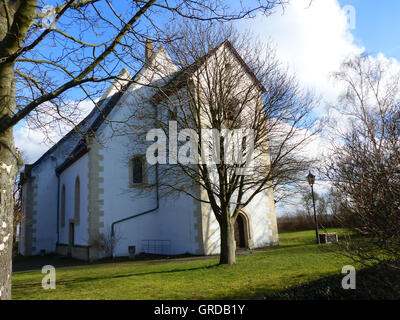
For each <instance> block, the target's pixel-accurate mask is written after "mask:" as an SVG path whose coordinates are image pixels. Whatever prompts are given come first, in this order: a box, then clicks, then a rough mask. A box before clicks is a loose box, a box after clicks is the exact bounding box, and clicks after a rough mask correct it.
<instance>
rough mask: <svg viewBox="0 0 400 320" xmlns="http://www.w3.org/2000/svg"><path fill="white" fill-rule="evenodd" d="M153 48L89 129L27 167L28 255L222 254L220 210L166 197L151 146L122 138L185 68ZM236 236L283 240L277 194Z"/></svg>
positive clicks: (249, 240) (256, 241) (255, 203)
mask: <svg viewBox="0 0 400 320" xmlns="http://www.w3.org/2000/svg"><path fill="white" fill-rule="evenodd" d="M148 50H149V52H148V54H147V58H148V59H147V61H146V63H145V64H144V65H143V67H142V68H141V70H140V71H139V72H138V73H137V74H136V75H134V76H133V77H132V76H131V75H130V74H129V72H128V71H127V70H125V69H124V70H123V71H121V73H120V75H119V77H118V80H116V81H115V82H114V83H113V84H112V85H111V86H110V88H109V89H108V90H107V91H106V92H105V94H104V95H103V97H102V98H101V100H100V102H99V103H98V107H95V108H94V109H93V110H92V112H91V113H90V114H89V115H88V116H87V117H86V118H85V119H84V120H83V121H82V122H81V123H80V124H79V125H78V126H77V128H78V129H79V130H72V131H71V132H69V133H68V134H67V135H66V136H64V137H63V138H62V139H61V140H60V141H59V142H58V143H57V144H56V145H54V146H53V147H52V148H50V149H49V150H48V151H47V152H46V153H45V154H44V155H43V156H42V157H41V158H40V159H39V160H37V161H36V162H35V163H34V164H31V165H26V166H25V169H24V172H23V173H22V174H21V179H20V183H21V185H22V200H23V205H22V209H23V213H24V216H25V219H24V221H23V223H22V225H21V237H20V244H19V252H20V253H21V254H22V255H37V254H41V253H58V254H61V255H67V256H72V257H74V258H77V259H82V260H89V261H92V260H97V259H101V258H104V257H106V256H109V255H113V256H128V255H129V254H130V253H132V250H133V249H134V250H135V252H136V254H137V253H140V252H144V253H154V254H166V255H175V254H184V253H190V254H198V255H210V254H217V253H219V249H220V248H219V241H220V235H219V225H218V222H217V221H216V219H215V217H214V214H213V212H212V210H211V209H210V206H209V205H207V204H205V203H201V202H199V201H196V200H194V199H193V198H192V197H190V196H188V195H185V194H179V195H177V196H175V197H173V198H168V197H160V196H159V190H158V187H157V179H158V175H159V172H158V169H156V170H149V171H146V170H142V169H143V168H142V166H144V167H146V166H148V164H147V163H146V161H145V159H144V157H143V155H144V154H145V151H144V150H143V148H141V146H137V145H135V146H133V147H132V144H135V143H136V144H137V143H138V142H137V141H132V140H133V139H131V138H130V137H129V136H126V135H123V134H116V132H115V124H118V123H119V122H122V121H123V120H124V119H127V118H129V117H131V116H132V108H134V105H135V103H136V102H135V101H136V99H137V97H138V95H143V90H147V89H146V83H154V82H157V81H160V80H163V79H170V78H171V77H172V76H173V75H175V74H176V73H177V72H179V70H178V68H177V67H176V66H175V65H174V64H173V63H172V60H171V58H170V56H169V55H168V53H167V51H166V50H165V48H163V47H162V46H160V47H159V48H158V49H157V50H155V51H154V52H153V50H152V49H151V48H149V49H148ZM232 54H233V53H232ZM155 64H159V65H163V74H162V75H161V74H159V73H154V71H153V70H154V68H152V67H151V66H152V65H155ZM165 81H167V80H165ZM147 172H148V173H147ZM150 182H151V183H152V185H154V187H152V188H147V189H145V191H144V190H143V189H142V188H141V184H144V183H147V184H149V183H150ZM198 189H199V190H198V192H199V194H202V192H203V191H202V190H201V187H200V186H198ZM235 239H236V245H237V247H244V248H250V249H252V248H259V247H265V246H270V245H276V244H277V243H278V233H277V223H276V215H275V206H274V195H273V191H272V190H268V191H266V192H263V193H260V194H259V195H257V196H256V197H255V198H254V199H253V200H252V202H251V203H250V204H249V205H247V206H246V207H245V208H244V209H243V210H242V211H241V213H240V215H239V217H238V219H237V222H236V225H235Z"/></svg>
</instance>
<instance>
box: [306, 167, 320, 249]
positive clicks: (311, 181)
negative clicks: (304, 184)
mask: <svg viewBox="0 0 400 320" xmlns="http://www.w3.org/2000/svg"><path fill="white" fill-rule="evenodd" d="M307 181H308V184H309V185H310V186H311V195H312V201H313V207H314V223H315V236H316V237H317V244H320V240H319V232H318V220H317V212H316V210H315V199H314V182H315V176H314V175H313V174H312V173H311V172H310V171H309V172H308V176H307Z"/></svg>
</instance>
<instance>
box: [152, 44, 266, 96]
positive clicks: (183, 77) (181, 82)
mask: <svg viewBox="0 0 400 320" xmlns="http://www.w3.org/2000/svg"><path fill="white" fill-rule="evenodd" d="M224 45H225V46H226V47H227V48H228V49H229V50H230V51H231V52H232V54H233V55H234V56H235V58H236V59H237V60H238V61H239V63H240V65H241V66H242V67H243V68H244V69H245V70H246V72H247V73H248V75H249V76H250V78H251V79H252V80H253V81H254V82H255V84H256V85H257V87H258V88H259V89H260V90H261V91H262V92H263V93H264V92H266V91H267V90H266V89H265V87H264V86H263V84H262V83H261V82H260V81H259V80H258V79H257V77H256V76H255V74H254V72H253V71H252V70H251V69H250V68H249V66H248V65H247V64H246V62H245V61H244V60H243V58H242V57H241V56H240V55H239V53H238V52H237V50H236V49H235V47H234V46H233V45H232V43H231V42H230V41H229V40H225V41H224V42H222V43H220V44H219V45H218V46H216V47H215V48H214V49H212V50H210V51H209V52H208V53H207V54H205V55H204V56H202V57H201V58H199V59H197V60H196V61H195V62H193V63H192V64H191V65H189V66H187V67H186V68H184V69H182V70H181V71H179V72H177V74H176V75H175V76H174V77H173V78H172V79H171V81H169V82H168V83H167V84H166V85H164V86H163V87H162V88H160V91H159V92H158V93H156V94H155V95H154V96H153V98H152V100H153V102H155V103H159V102H160V101H162V100H163V99H165V98H166V97H168V96H170V95H171V94H173V93H175V92H176V90H177V89H180V88H182V87H184V86H185V85H186V83H187V80H188V79H189V78H190V77H191V76H192V75H193V74H194V73H195V72H196V71H197V70H199V69H200V67H201V66H202V65H203V64H204V63H205V62H206V61H207V59H208V58H209V57H210V56H212V55H213V54H214V53H215V52H217V50H218V49H219V48H220V47H222V46H224Z"/></svg>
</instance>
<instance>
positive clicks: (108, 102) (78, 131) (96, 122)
mask: <svg viewBox="0 0 400 320" xmlns="http://www.w3.org/2000/svg"><path fill="white" fill-rule="evenodd" d="M223 45H225V46H226V47H227V48H228V49H229V50H230V51H231V52H232V53H233V55H234V56H235V57H236V58H237V60H238V61H239V63H240V64H241V65H242V66H243V68H244V69H245V70H246V72H247V73H248V74H249V76H250V77H251V78H252V79H253V81H254V82H255V83H256V84H257V86H258V87H259V88H260V90H261V91H262V92H265V91H266V89H265V88H264V86H263V85H262V83H261V82H260V81H259V80H258V79H257V77H256V76H255V75H254V73H253V72H252V71H251V69H250V68H249V67H248V66H247V64H246V63H245V62H244V60H243V59H242V57H241V56H240V55H239V53H238V52H237V51H236V49H235V48H234V47H233V45H232V44H231V43H230V42H229V40H225V41H224V42H222V43H220V44H219V45H218V46H216V47H215V48H214V49H212V50H210V51H209V52H208V53H207V54H205V55H204V56H203V57H201V58H199V59H198V60H196V61H195V62H194V63H192V64H191V65H189V66H188V67H186V68H184V69H183V70H180V71H178V72H177V73H176V74H175V76H173V77H172V79H171V80H170V81H169V82H168V83H167V84H166V85H164V86H163V87H162V89H161V91H162V94H161V93H160V92H159V93H156V94H155V95H154V96H153V98H152V100H153V102H154V101H161V100H163V98H165V96H166V94H167V95H168V94H171V93H172V90H173V89H175V90H176V88H177V87H179V86H184V85H185V84H186V81H187V79H188V78H189V77H190V76H191V75H193V74H194V73H195V72H196V71H197V70H198V69H199V68H200V67H201V66H202V65H203V64H204V63H205V62H206V61H207V59H208V58H209V57H210V56H212V55H213V54H214V53H215V52H216V51H217V50H218V49H219V48H220V47H221V46H223ZM160 49H162V46H160V47H159V48H157V50H156V51H155V52H154V53H153V54H152V56H151V57H150V61H151V60H153V59H154V58H155V53H156V52H158V51H159V50H160ZM145 66H146V63H145V64H143V66H142V68H141V69H140V70H139V71H138V72H137V73H136V74H135V75H134V76H133V77H132V79H128V83H127V84H126V85H124V86H122V87H120V88H119V89H118V91H117V92H115V93H114V94H113V95H111V96H107V92H108V91H109V90H110V89H111V88H112V87H113V85H114V84H112V85H111V86H110V87H109V89H108V90H107V91H106V93H105V94H104V96H106V97H105V98H104V99H102V100H101V101H100V102H99V103H97V106H95V107H94V108H93V110H92V111H91V112H90V113H89V115H88V116H86V118H85V119H83V120H82V121H81V122H80V123H79V124H78V125H77V126H76V127H75V128H73V129H72V130H71V131H69V132H68V133H67V134H66V135H65V136H63V137H62V138H61V139H60V140H59V141H58V142H57V143H55V144H54V145H53V146H52V147H51V148H50V149H49V150H47V151H46V152H45V153H44V154H43V155H42V156H41V157H40V158H39V159H38V160H37V161H36V162H34V163H33V164H32V165H26V167H27V168H29V171H30V170H31V169H32V168H34V167H35V166H37V165H39V164H40V163H41V162H42V161H43V160H44V159H46V158H47V157H48V156H50V155H51V154H52V153H53V152H54V151H55V150H56V149H57V148H58V147H60V146H61V145H62V144H63V143H64V142H66V141H67V140H68V139H70V138H73V135H77V138H78V139H77V140H78V143H76V144H74V145H73V146H72V147H71V148H70V153H69V155H68V157H67V158H66V159H65V160H64V161H63V163H61V164H60V165H59V166H58V167H57V168H56V173H57V174H60V173H61V172H62V171H64V170H65V169H67V168H68V167H69V166H70V165H71V164H72V163H74V162H75V161H76V160H78V159H79V158H80V157H81V156H83V155H84V154H85V153H87V152H88V151H89V150H88V146H87V144H86V140H85V136H86V135H87V134H94V133H96V132H97V130H98V129H99V127H100V126H101V124H102V123H103V122H104V120H106V119H107V116H108V115H109V114H110V112H111V111H112V110H113V109H114V107H115V106H116V105H117V103H118V101H119V100H120V98H121V97H122V96H123V94H124V93H125V92H126V90H127V89H128V88H129V86H130V85H131V84H132V83H133V82H134V79H135V78H136V76H137V75H138V74H139V73H140V72H141V71H142V70H143V69H144V67H145ZM124 72H127V70H126V69H123V70H122V71H121V72H120V75H121V74H122V73H124ZM71 149H72V150H71Z"/></svg>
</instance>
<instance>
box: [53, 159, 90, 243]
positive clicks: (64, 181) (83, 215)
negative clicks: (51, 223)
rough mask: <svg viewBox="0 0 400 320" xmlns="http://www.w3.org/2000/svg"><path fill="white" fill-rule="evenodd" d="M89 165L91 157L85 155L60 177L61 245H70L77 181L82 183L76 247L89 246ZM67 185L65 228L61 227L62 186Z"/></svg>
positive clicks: (76, 226) (76, 228) (76, 229)
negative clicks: (70, 229)
mask: <svg viewBox="0 0 400 320" xmlns="http://www.w3.org/2000/svg"><path fill="white" fill-rule="evenodd" d="M88 164H89V157H88V154H85V155H84V156H82V157H81V158H79V159H78V160H77V161H75V162H74V163H73V164H72V165H71V166H69V167H68V168H67V169H65V170H64V171H63V172H62V173H61V175H60V201H59V203H60V209H59V210H60V211H59V213H60V226H59V228H60V239H59V241H60V243H63V244H68V243H69V221H70V219H74V215H75V210H74V209H75V181H76V178H77V177H78V176H79V181H80V220H79V225H77V224H76V223H75V239H74V240H75V245H87V244H88V240H89V237H88ZM63 185H65V226H64V227H62V226H61V197H62V192H61V190H62V186H63Z"/></svg>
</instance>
